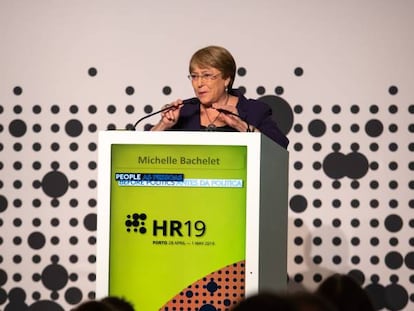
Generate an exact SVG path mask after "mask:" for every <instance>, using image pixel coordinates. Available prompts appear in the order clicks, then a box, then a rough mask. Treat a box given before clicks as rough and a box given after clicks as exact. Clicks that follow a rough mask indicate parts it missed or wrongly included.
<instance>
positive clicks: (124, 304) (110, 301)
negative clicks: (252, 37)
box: [101, 296, 135, 311]
mask: <svg viewBox="0 0 414 311" xmlns="http://www.w3.org/2000/svg"><path fill="white" fill-rule="evenodd" d="M101 301H102V302H104V303H106V304H107V305H110V306H113V307H115V308H116V310H119V311H134V310H135V309H134V307H133V306H132V305H131V304H130V303H129V302H128V301H126V300H125V299H123V298H119V297H113V296H109V297H105V298H103V299H101Z"/></svg>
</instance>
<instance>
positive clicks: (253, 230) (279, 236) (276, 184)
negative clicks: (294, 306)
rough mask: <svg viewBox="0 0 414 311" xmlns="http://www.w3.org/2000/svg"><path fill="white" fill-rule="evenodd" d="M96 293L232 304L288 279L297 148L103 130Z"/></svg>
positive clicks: (227, 137)
mask: <svg viewBox="0 0 414 311" xmlns="http://www.w3.org/2000/svg"><path fill="white" fill-rule="evenodd" d="M98 169H99V171H98V209H97V215H98V228H97V280H96V284H97V288H96V297H97V298H102V297H105V296H108V295H110V296H119V297H124V298H125V299H126V300H128V301H130V302H131V303H133V304H134V306H135V308H136V310H139V311H157V310H163V311H167V310H186V311H190V310H201V311H203V310H206V311H207V310H230V309H231V308H233V307H234V305H235V304H237V303H238V302H239V301H240V300H242V299H243V298H244V297H246V296H249V295H252V294H256V293H258V292H260V291H263V290H281V289H284V288H285V285H286V280H287V263H286V253H287V241H286V240H287V210H288V203H287V200H288V152H287V151H286V150H285V149H283V148H282V147H280V146H279V145H277V144H276V143H275V142H273V141H271V140H270V139H269V138H267V137H266V136H264V135H262V134H260V133H239V132H181V131H178V132H176V131H175V132H172V131H167V132H136V131H102V132H100V133H99V160H98Z"/></svg>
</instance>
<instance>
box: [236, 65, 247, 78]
mask: <svg viewBox="0 0 414 311" xmlns="http://www.w3.org/2000/svg"><path fill="white" fill-rule="evenodd" d="M246 73H247V70H246V68H244V67H239V68H238V69H237V74H238V75H239V76H240V77H243V76H245V75H246Z"/></svg>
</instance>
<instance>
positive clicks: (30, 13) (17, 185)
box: [0, 0, 414, 310]
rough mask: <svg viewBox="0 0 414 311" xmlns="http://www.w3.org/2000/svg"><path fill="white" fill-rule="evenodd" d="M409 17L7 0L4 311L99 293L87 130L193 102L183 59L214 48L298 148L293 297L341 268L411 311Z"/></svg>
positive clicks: (0, 235)
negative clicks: (230, 60)
mask: <svg viewBox="0 0 414 311" xmlns="http://www.w3.org/2000/svg"><path fill="white" fill-rule="evenodd" d="M413 9H414V4H413V3H412V2H411V1H408V0H405V1H398V2H389V1H385V0H379V1H374V0H367V1H363V2H360V1H347V2H346V3H339V2H332V1H324V0H316V1H312V2H306V1H299V2H292V1H281V0H278V1H266V0H259V1H249V2H247V1H246V2H242V3H241V2H240V1H235V0H234V1H225V2H223V1H209V2H208V3H203V4H201V3H198V2H196V1H190V0H188V1H184V0H178V1H175V2H174V3H169V2H165V1H132V0H125V1H121V2H119V1H109V0H105V1H96V0H92V1H87V2H85V1H80V0H74V1H70V2H66V1H46V0H41V1H36V3H35V2H31V1H27V0H22V1H11V0H2V1H0V44H1V49H0V286H1V288H0V309H2V310H6V309H7V310H26V309H29V310H40V309H42V310H68V309H70V307H72V306H75V305H77V304H78V303H79V302H81V301H83V300H85V299H88V298H93V297H94V290H95V268H96V267H95V264H96V260H99V258H96V257H95V253H96V204H97V197H96V187H97V170H98V168H97V148H98V147H99V146H98V145H97V144H98V142H97V132H98V131H99V130H105V129H123V128H126V127H128V126H130V125H131V124H133V123H135V121H136V120H138V119H139V118H140V117H142V116H144V115H146V114H148V113H151V112H153V111H155V110H157V109H159V108H160V107H161V106H162V105H164V104H165V103H168V102H170V101H172V100H174V99H176V98H183V99H184V98H188V97H192V95H193V94H192V90H191V85H190V83H189V82H188V80H187V79H186V75H187V70H188V60H189V58H190V57H191V55H192V53H193V52H194V51H195V50H196V49H198V48H201V47H204V46H206V45H209V44H217V45H222V46H225V47H226V48H228V49H229V50H230V51H231V52H232V54H233V55H234V57H235V58H236V62H237V65H238V72H237V77H236V82H235V86H237V87H240V88H241V89H242V90H243V91H244V92H245V94H246V96H248V97H253V98H261V99H263V100H264V101H266V102H267V103H269V105H271V107H272V108H273V110H274V113H275V119H277V120H278V122H279V123H280V124H281V127H282V129H283V130H284V131H285V133H287V135H288V137H289V139H290V141H291V144H290V146H289V151H290V177H289V179H290V180H289V199H290V200H289V206H288V207H287V208H289V233H288V235H289V241H288V274H289V288H291V289H292V290H295V289H296V288H300V287H306V288H308V289H314V288H316V287H317V286H318V284H319V283H320V282H321V281H322V280H323V278H324V277H326V276H327V275H329V274H330V273H332V272H342V273H349V274H352V275H353V276H355V277H356V278H357V279H358V280H359V281H360V283H361V285H362V286H363V287H364V288H366V289H367V291H368V292H369V293H370V295H371V297H372V299H373V301H374V303H375V306H376V308H377V309H378V310H411V309H412V308H413V305H414V293H413V290H412V288H413V283H414V274H413V269H414V252H413V246H414V235H413V233H412V232H413V227H414V220H413V217H412V214H413V213H412V211H413V208H414V198H413V188H414V181H413V173H412V172H413V168H414V162H413V151H414V141H413V131H414V125H413V113H414V100H413V98H414V96H413V95H414V93H413V87H412V86H413V83H414V70H413V69H414V63H413V59H412V55H414V40H413V36H412V29H413V28H414V21H413V19H412V17H411V12H413ZM157 120H158V119H157V118H156V117H155V118H154V119H149V120H147V121H149V122H156V121H157ZM143 126H144V124H141V125H140V126H139V129H138V132H137V135H139V131H141V130H142V128H143Z"/></svg>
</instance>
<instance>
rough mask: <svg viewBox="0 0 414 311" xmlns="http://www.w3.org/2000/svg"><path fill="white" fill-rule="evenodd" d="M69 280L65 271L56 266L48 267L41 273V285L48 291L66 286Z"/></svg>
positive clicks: (61, 267)
mask: <svg viewBox="0 0 414 311" xmlns="http://www.w3.org/2000/svg"><path fill="white" fill-rule="evenodd" d="M68 279H69V275H68V272H67V271H66V269H65V268H64V267H63V266H61V265H58V264H52V265H48V266H47V267H46V268H45V269H44V270H43V272H42V283H43V285H44V286H45V287H46V288H47V289H50V290H59V289H62V288H64V287H65V286H66V284H67V282H68Z"/></svg>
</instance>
